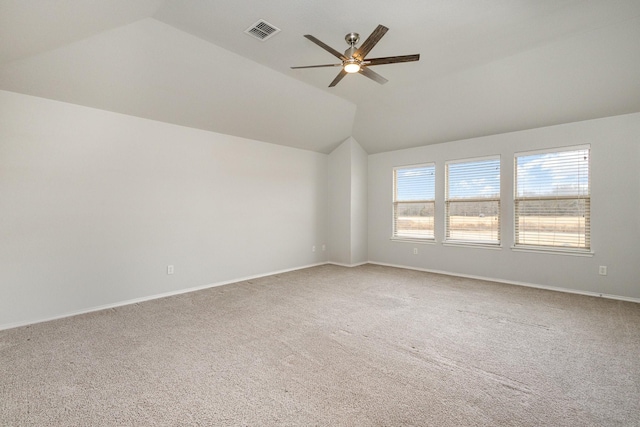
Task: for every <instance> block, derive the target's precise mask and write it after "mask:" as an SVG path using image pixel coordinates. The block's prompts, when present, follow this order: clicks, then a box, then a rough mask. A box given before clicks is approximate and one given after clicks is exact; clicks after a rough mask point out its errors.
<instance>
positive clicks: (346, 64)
mask: <svg viewBox="0 0 640 427" xmlns="http://www.w3.org/2000/svg"><path fill="white" fill-rule="evenodd" d="M387 31H389V29H388V28H387V27H385V26H384V25H378V26H377V27H376V29H375V30H373V32H372V33H371V35H370V36H369V37H368V38H367V39H366V40H365V41H364V43H362V45H361V46H360V47H359V48H358V47H356V44H357V43H358V41H360V35H359V34H358V33H349V34H347V35H346V36H345V37H344V39H345V41H346V42H347V44H348V45H349V48H348V49H347V50H345V52H344V55H343V54H342V53H340V52H338V51H337V50H335V49H333V48H332V47H330V46H328V45H326V44H324V43H323V42H321V41H320V40H318V39H317V38H315V37H313V36H312V35H310V34H305V37H306V38H307V39H309V40H311V41H312V42H314V43H315V44H317V45H318V46H320V47H321V48H323V49H324V50H326V51H327V52H329V53H330V54H332V55H333V56H335V57H336V58H338V59H340V61H342V62H341V63H340V64H324V65H307V66H302V67H291V68H292V69H298V68H321V67H342V70H340V72H339V73H338V75H337V76H336V78H335V79H333V81H332V82H331V84H330V85H329V87H333V86H335V85H337V84H338V82H340V80H342V78H343V77H344V76H346V75H347V74H351V73H360V74H362V75H363V76H365V77H368V78H370V79H371V80H374V81H376V82H378V83H380V84H385V83H386V82H388V80H387V79H385V78H384V77H382V76H381V75H380V74H378V73H376V72H375V71H373V70H370V69H369V68H368V67H371V66H373V65H383V64H395V63H397V62H412V61H418V60H420V54H417V55H403V56H387V57H385V58H372V59H366V56H367V54H368V53H369V52H370V51H371V49H373V47H374V46H375V45H376V44H377V43H378V42H379V41H380V39H381V38H382V36H384V35H385V33H386V32H387Z"/></svg>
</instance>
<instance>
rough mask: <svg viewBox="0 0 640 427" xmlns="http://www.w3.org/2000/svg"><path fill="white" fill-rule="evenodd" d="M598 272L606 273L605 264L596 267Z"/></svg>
mask: <svg viewBox="0 0 640 427" xmlns="http://www.w3.org/2000/svg"><path fill="white" fill-rule="evenodd" d="M598 274H599V275H601V276H606V275H607V266H606V265H601V266H600V267H599V268H598Z"/></svg>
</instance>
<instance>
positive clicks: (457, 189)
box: [448, 158, 500, 200]
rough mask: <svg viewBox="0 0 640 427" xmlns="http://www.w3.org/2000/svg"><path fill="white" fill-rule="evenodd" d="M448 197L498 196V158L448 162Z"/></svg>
mask: <svg viewBox="0 0 640 427" xmlns="http://www.w3.org/2000/svg"><path fill="white" fill-rule="evenodd" d="M448 169H449V199H450V200H452V199H453V200H455V199H465V198H466V199H468V198H482V197H487V198H496V197H500V159H499V158H495V159H487V160H476V161H471V162H464V163H449V164H448Z"/></svg>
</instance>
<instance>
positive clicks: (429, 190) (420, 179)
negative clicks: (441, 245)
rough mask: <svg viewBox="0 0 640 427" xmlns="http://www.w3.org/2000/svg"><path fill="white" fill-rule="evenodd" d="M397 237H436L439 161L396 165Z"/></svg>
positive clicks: (394, 233) (394, 212) (394, 231)
mask: <svg viewBox="0 0 640 427" xmlns="http://www.w3.org/2000/svg"><path fill="white" fill-rule="evenodd" d="M393 187H394V188H393V237H394V238H408V239H433V238H434V235H433V214H434V210H435V165H434V164H433V163H430V164H424V165H416V166H408V167H398V168H394V169H393Z"/></svg>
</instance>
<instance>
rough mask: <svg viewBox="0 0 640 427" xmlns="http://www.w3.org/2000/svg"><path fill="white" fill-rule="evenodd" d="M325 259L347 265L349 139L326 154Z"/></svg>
mask: <svg viewBox="0 0 640 427" xmlns="http://www.w3.org/2000/svg"><path fill="white" fill-rule="evenodd" d="M328 170H329V172H328V194H329V201H328V209H329V215H328V217H329V228H328V234H327V245H328V248H327V249H328V256H329V261H331V262H335V263H338V264H344V265H349V264H351V138H348V139H347V140H346V141H344V142H343V143H342V144H340V145H339V146H338V148H336V149H335V150H333V151H332V152H331V154H329V166H328Z"/></svg>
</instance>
